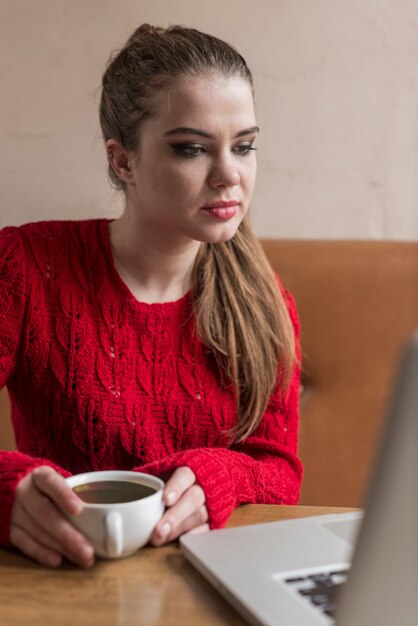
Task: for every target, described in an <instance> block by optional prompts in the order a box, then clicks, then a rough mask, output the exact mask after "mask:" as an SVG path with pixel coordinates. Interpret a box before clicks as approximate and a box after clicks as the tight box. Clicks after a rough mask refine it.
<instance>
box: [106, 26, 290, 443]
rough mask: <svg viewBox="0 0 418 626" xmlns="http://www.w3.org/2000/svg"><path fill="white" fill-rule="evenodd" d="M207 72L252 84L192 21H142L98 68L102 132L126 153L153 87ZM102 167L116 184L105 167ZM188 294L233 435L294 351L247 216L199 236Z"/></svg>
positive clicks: (261, 405) (284, 372)
mask: <svg viewBox="0 0 418 626" xmlns="http://www.w3.org/2000/svg"><path fill="white" fill-rule="evenodd" d="M210 73H213V74H216V75H221V76H225V77H234V76H238V77H240V78H242V79H243V80H245V81H247V82H248V83H249V84H250V85H251V88H253V79H252V75H251V72H250V70H249V68H248V66H247V64H246V62H245V60H244V59H243V57H242V56H241V55H240V54H239V53H238V52H237V51H236V50H235V48H233V47H232V46H231V45H229V44H227V43H226V42H224V41H222V40H220V39H218V38H216V37H213V36H211V35H207V34H205V33H202V32H200V31H198V30H195V29H193V28H184V27H182V26H171V27H170V28H167V29H163V28H158V27H153V26H150V25H149V24H143V25H142V26H140V27H139V28H137V29H136V30H135V32H134V33H133V34H132V35H131V37H130V38H129V39H128V41H127V43H126V45H125V46H124V48H122V50H120V51H119V52H118V53H117V54H116V55H114V56H113V58H111V59H110V61H109V64H108V66H107V69H106V71H105V73H104V75H103V79H102V95H101V101H100V124H101V128H102V132H103V137H104V140H105V141H107V140H108V139H111V138H113V139H116V140H117V141H118V142H119V143H120V144H121V145H122V146H123V147H124V148H125V149H127V150H129V151H132V152H135V151H136V150H137V148H138V136H139V133H138V127H140V123H141V120H142V119H144V117H146V116H149V115H152V114H153V101H154V98H155V95H156V94H157V93H158V92H159V91H160V90H162V89H166V88H168V87H169V86H170V85H171V84H173V82H174V81H175V80H177V79H179V78H184V77H196V76H200V75H202V74H210ZM109 176H110V179H111V181H112V183H113V184H114V185H115V186H116V187H117V188H118V189H121V190H125V183H124V182H123V181H121V180H120V179H119V177H118V176H117V175H116V174H115V172H114V171H113V169H112V168H111V166H109ZM192 296H193V306H194V311H195V316H196V325H197V332H198V334H199V337H200V338H201V340H202V341H203V343H204V344H205V345H206V346H207V347H209V348H210V349H211V350H212V351H213V353H214V355H215V357H216V360H217V363H218V365H219V368H220V370H221V372H222V373H224V374H225V375H226V377H227V379H228V380H229V381H230V382H232V384H233V386H234V389H235V395H236V403H237V415H238V418H237V424H236V426H235V428H233V429H232V431H231V432H230V434H231V435H232V436H233V438H234V439H235V440H236V441H239V440H242V439H244V438H245V437H247V436H248V435H249V434H251V433H252V432H253V431H254V429H255V428H256V427H257V425H258V424H259V422H260V421H261V419H262V416H263V413H264V411H265V410H266V407H267V405H268V402H269V398H270V396H271V394H272V392H273V391H274V389H275V388H276V385H278V384H279V385H280V386H281V389H282V392H283V393H284V392H285V390H286V388H287V385H288V383H289V380H290V376H291V371H292V368H293V365H294V362H295V358H296V357H295V341H294V333H293V327H292V323H291V321H290V318H289V314H288V311H287V307H286V304H285V301H284V298H283V295H282V293H281V289H280V288H279V286H278V284H277V281H276V278H275V277H274V275H273V272H272V270H271V268H270V266H269V264H268V262H267V259H266V257H265V254H264V252H263V250H262V247H261V245H260V243H259V242H258V240H257V238H256V236H255V235H254V232H253V230H252V228H251V226H250V224H249V221H248V218H247V217H246V218H244V220H243V221H242V223H241V224H240V226H239V228H238V230H237V232H236V234H235V235H234V236H233V237H232V239H230V240H229V241H226V242H223V243H216V244H211V243H204V244H202V245H201V247H200V250H199V253H198V256H197V258H196V261H195V265H194V270H193V279H192Z"/></svg>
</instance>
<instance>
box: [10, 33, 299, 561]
mask: <svg viewBox="0 0 418 626" xmlns="http://www.w3.org/2000/svg"><path fill="white" fill-rule="evenodd" d="M100 121H101V127H102V132H103V137H104V141H105V145H106V151H107V156H108V161H109V174H110V178H111V180H112V182H113V183H114V184H115V185H116V186H117V187H118V188H119V189H121V190H122V191H123V193H124V194H125V198H126V210H125V212H124V214H123V215H122V217H120V218H119V219H116V220H111V221H108V220H105V219H96V220H85V221H69V222H55V221H50V222H40V223H34V224H27V225H24V226H21V227H19V228H14V227H8V228H4V229H3V230H2V231H1V233H0V245H1V248H0V249H1V254H0V387H2V386H4V385H6V384H7V387H8V390H9V393H10V397H11V401H12V408H13V412H12V413H13V415H12V416H13V424H14V428H15V434H16V441H17V446H18V449H19V452H2V453H0V545H3V546H8V545H13V546H15V547H17V548H19V549H20V550H21V551H22V552H24V553H25V554H27V555H28V556H30V557H32V558H33V559H36V560H37V561H39V562H41V563H43V564H45V565H49V566H58V565H59V564H60V563H61V562H62V560H63V559H64V558H67V559H69V560H70V561H72V562H74V563H76V564H78V565H80V566H83V567H88V566H90V565H91V564H92V563H93V561H94V556H93V550H92V546H91V545H90V544H89V542H88V541H87V539H86V538H84V537H83V536H82V535H81V534H80V533H79V532H78V531H77V530H76V529H75V528H74V527H73V526H71V525H70V523H69V522H68V521H67V519H66V518H65V516H64V515H63V513H62V511H68V512H70V513H75V514H76V513H77V512H79V511H80V510H81V509H82V503H81V501H80V500H79V499H78V498H77V496H76V495H75V494H74V493H73V492H72V491H71V490H70V489H69V488H68V487H67V485H66V483H65V481H64V479H63V477H65V476H68V475H69V474H70V473H79V472H83V471H87V470H99V469H110V468H115V469H134V470H137V471H141V472H148V473H152V474H155V475H158V476H161V477H162V478H163V479H164V480H166V487H165V491H164V501H165V504H166V511H165V514H164V516H163V518H162V519H161V521H160V522H159V524H158V526H157V527H156V529H155V531H154V534H153V537H152V543H153V544H154V545H156V546H157V545H162V544H164V543H166V542H169V541H172V540H174V539H175V538H177V537H178V536H179V535H180V534H182V533H185V532H198V531H203V530H207V529H208V528H216V527H220V526H222V525H223V524H225V522H226V521H227V519H228V516H229V515H230V514H231V512H232V511H233V509H234V508H235V507H237V506H238V505H239V504H241V503H245V502H258V503H287V504H294V503H296V502H297V499H298V494H299V489H300V481H301V474H302V468H301V463H300V461H299V459H298V457H297V452H296V449H297V425H298V389H299V363H298V358H299V347H298V333H299V330H298V321H297V314H296V309H295V305H294V302H293V300H292V298H291V296H290V295H289V294H288V293H287V292H286V291H285V290H284V289H283V288H282V287H281V285H280V282H279V280H278V279H277V277H275V276H274V274H273V273H272V271H271V269H270V267H269V266H268V263H267V261H266V259H265V257H264V254H263V252H262V250H261V247H260V245H259V243H258V242H257V240H256V238H255V236H254V234H253V231H252V230H251V227H250V225H249V222H248V216H247V213H248V208H249V205H250V201H251V196H252V193H253V188H254V183H255V178H256V156H255V150H256V146H255V143H256V139H257V134H258V132H259V129H258V127H257V122H256V118H255V113H254V102H253V84H252V77H251V73H250V71H249V69H248V67H247V65H246V63H245V61H244V59H243V58H242V57H241V56H240V55H239V54H238V53H237V52H236V50H235V49H233V48H232V47H231V46H230V45H228V44H226V43H224V42H222V41H220V40H219V39H217V38H215V37H212V36H209V35H206V34H203V33H201V32H199V31H196V30H193V29H186V28H182V27H178V26H175V27H171V28H169V29H166V30H164V29H161V28H154V27H152V26H149V25H142V26H140V27H139V28H138V29H137V30H136V31H135V32H134V33H133V35H132V36H131V38H130V39H129V40H128V42H127V44H126V45H125V47H124V48H123V49H122V50H121V51H120V52H119V53H118V54H117V55H116V56H114V57H113V59H112V60H111V61H110V63H109V65H108V67H107V69H106V71H105V74H104V76H103V89H102V97H101V103H100Z"/></svg>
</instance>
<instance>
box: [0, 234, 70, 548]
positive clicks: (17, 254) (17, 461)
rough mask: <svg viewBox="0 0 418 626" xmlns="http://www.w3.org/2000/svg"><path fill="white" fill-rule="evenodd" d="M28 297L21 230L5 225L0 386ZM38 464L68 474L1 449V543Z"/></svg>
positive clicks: (0, 260)
mask: <svg viewBox="0 0 418 626" xmlns="http://www.w3.org/2000/svg"><path fill="white" fill-rule="evenodd" d="M25 300H26V276H25V255H24V251H23V248H22V245H21V240H20V235H19V229H18V228H16V227H7V228H3V229H2V230H1V231H0V389H1V388H2V387H4V386H5V385H6V384H7V381H8V379H9V378H10V376H11V375H12V373H13V370H14V368H15V366H16V364H17V361H18V355H19V352H20V346H21V340H22V333H23V327H24V319H25V309H26V302H25ZM0 417H1V416H0ZM39 465H50V466H51V467H53V468H54V469H56V470H57V471H59V472H60V473H61V474H62V475H68V473H66V472H65V471H64V470H63V469H61V468H59V467H57V466H55V465H54V464H52V463H50V462H49V461H46V460H44V459H35V458H32V457H30V456H27V455H26V454H21V453H20V452H15V451H13V452H5V451H0V546H9V545H10V542H9V527H10V516H11V511H12V506H13V502H14V496H15V490H16V486H17V484H18V482H19V481H20V479H21V478H23V477H24V476H25V475H26V474H27V473H28V472H30V471H31V470H33V469H35V467H38V466H39Z"/></svg>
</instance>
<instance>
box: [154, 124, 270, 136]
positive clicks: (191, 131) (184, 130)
mask: <svg viewBox="0 0 418 626" xmlns="http://www.w3.org/2000/svg"><path fill="white" fill-rule="evenodd" d="M259 132H260V129H259V128H258V126H251V127H250V128H246V129H245V130H240V131H239V133H237V134H236V135H235V138H237V137H243V136H244V135H252V134H254V133H259ZM163 135H165V136H170V135H198V136H199V137H205V139H216V136H215V135H213V134H212V133H208V132H207V131H206V130H201V129H200V128H190V127H188V126H180V127H179V128H172V129H171V130H167V131H166V132H165V133H163Z"/></svg>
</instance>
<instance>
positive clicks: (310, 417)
mask: <svg viewBox="0 0 418 626" xmlns="http://www.w3.org/2000/svg"><path fill="white" fill-rule="evenodd" d="M263 245H264V248H265V250H266V253H267V256H268V258H269V260H270V262H271V264H272V266H273V267H274V269H275V270H276V271H277V273H278V274H279V275H280V277H281V278H282V281H283V283H284V284H285V286H286V287H288V288H289V289H290V290H291V292H292V293H293V295H294V297H295V299H296V302H297V305H298V309H299V315H300V319H301V325H302V349H303V387H304V390H303V393H302V396H301V418H300V425H301V428H300V455H301V457H302V460H303V462H304V466H305V477H304V483H303V489H302V497H301V504H315V505H335V506H360V505H361V504H362V499H363V495H364V490H365V486H366V484H367V479H368V473H369V469H370V464H371V462H372V460H373V455H374V451H375V446H376V442H377V438H378V434H379V430H380V427H381V424H382V419H383V418H384V408H385V405H386V402H387V399H388V394H389V391H390V385H391V382H392V377H393V372H394V367H395V364H396V361H397V359H398V355H399V351H400V349H401V347H402V346H403V344H404V343H405V341H406V340H407V338H408V337H409V335H410V334H411V332H412V331H413V329H414V328H415V327H416V326H418V243H393V242H370V241H364V242H348V241H303V240H302V241H300V240H298V241H290V240H269V241H267V240H265V241H263ZM9 412H10V411H9V406H8V399H7V394H6V392H5V391H4V390H3V391H2V392H1V393H0V448H2V449H13V447H14V439H13V436H12V430H11V427H10V420H9V419H5V417H7V415H8V414H9ZM1 418H2V419H1Z"/></svg>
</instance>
